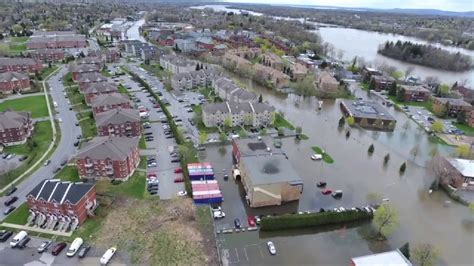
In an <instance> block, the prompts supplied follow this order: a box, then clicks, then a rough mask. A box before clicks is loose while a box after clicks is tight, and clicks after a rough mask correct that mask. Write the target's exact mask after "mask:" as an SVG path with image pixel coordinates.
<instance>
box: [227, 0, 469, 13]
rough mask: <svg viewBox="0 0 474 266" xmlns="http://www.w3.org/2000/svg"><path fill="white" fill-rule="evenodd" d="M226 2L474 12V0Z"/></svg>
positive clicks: (237, 0) (282, 0)
mask: <svg viewBox="0 0 474 266" xmlns="http://www.w3.org/2000/svg"><path fill="white" fill-rule="evenodd" d="M224 1H226V2H240V3H265V4H287V5H288V4H293V5H321V6H340V7H368V8H422V9H440V10H449V11H473V10H474V0H378V1H377V0H331V1H328V0H290V1H289V0H224Z"/></svg>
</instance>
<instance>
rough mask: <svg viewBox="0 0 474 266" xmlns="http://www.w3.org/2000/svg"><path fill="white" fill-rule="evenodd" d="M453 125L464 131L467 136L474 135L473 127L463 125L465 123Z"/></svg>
mask: <svg viewBox="0 0 474 266" xmlns="http://www.w3.org/2000/svg"><path fill="white" fill-rule="evenodd" d="M454 125H455V126H456V127H457V128H458V129H460V130H462V131H464V133H465V134H466V135H467V136H474V127H470V126H469V125H465V124H461V123H454Z"/></svg>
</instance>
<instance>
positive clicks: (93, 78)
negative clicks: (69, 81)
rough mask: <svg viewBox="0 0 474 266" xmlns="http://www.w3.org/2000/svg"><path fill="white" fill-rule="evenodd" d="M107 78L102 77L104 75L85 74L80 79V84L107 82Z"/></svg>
mask: <svg viewBox="0 0 474 266" xmlns="http://www.w3.org/2000/svg"><path fill="white" fill-rule="evenodd" d="M105 81H107V78H106V77H104V76H102V74H99V73H96V72H92V73H84V74H82V75H81V77H80V78H79V82H105Z"/></svg>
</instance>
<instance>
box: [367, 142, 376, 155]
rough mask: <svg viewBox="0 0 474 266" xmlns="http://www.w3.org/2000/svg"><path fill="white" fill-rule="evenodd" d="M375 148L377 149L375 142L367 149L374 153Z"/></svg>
mask: <svg viewBox="0 0 474 266" xmlns="http://www.w3.org/2000/svg"><path fill="white" fill-rule="evenodd" d="M374 150H375V147H374V144H370V146H369V149H368V150H367V152H368V153H370V154H372V153H374Z"/></svg>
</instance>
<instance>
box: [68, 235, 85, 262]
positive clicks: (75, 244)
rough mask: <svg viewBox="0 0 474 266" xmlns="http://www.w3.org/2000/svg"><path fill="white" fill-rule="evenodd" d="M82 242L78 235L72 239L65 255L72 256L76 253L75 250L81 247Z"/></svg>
mask: <svg viewBox="0 0 474 266" xmlns="http://www.w3.org/2000/svg"><path fill="white" fill-rule="evenodd" d="M82 243H84V241H83V240H82V238H80V237H78V238H76V239H74V241H72V244H71V246H69V249H68V250H67V253H66V256H68V257H73V256H74V255H75V254H76V252H77V251H78V250H79V248H81V246H82Z"/></svg>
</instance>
